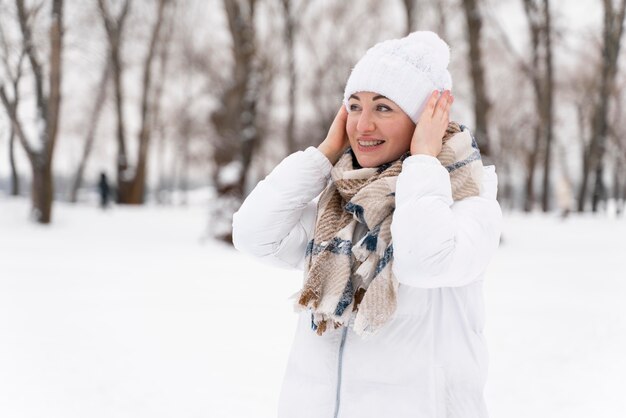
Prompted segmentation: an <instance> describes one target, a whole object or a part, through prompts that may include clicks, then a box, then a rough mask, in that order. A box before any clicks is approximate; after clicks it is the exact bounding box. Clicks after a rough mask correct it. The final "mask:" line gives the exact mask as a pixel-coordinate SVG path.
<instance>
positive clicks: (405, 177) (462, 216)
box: [391, 154, 502, 288]
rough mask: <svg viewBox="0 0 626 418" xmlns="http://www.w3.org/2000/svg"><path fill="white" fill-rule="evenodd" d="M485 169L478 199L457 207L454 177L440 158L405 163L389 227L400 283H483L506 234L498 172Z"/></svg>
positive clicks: (414, 158)
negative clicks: (503, 231)
mask: <svg viewBox="0 0 626 418" xmlns="http://www.w3.org/2000/svg"><path fill="white" fill-rule="evenodd" d="M483 170H484V171H483V173H484V176H483V183H482V186H481V193H480V195H479V196H471V197H467V198H465V199H461V200H458V201H456V202H453V200H452V188H451V185H450V175H449V174H448V171H447V170H446V168H445V167H443V166H442V165H441V163H440V162H439V160H438V159H437V158H435V157H433V156H430V155H425V154H418V155H413V156H410V157H408V158H407V159H405V160H404V163H403V167H402V172H401V173H400V175H399V176H398V181H397V184H396V209H395V211H394V214H393V219H392V223H391V235H392V238H393V248H394V251H393V253H394V261H393V266H392V269H393V272H394V274H395V276H396V278H397V279H398V281H399V282H400V283H403V284H406V285H410V286H416V287H422V288H434V287H453V286H464V285H466V284H469V283H471V282H473V281H476V280H478V279H479V278H481V276H482V273H483V272H484V271H485V269H486V267H487V265H488V263H489V261H490V260H491V258H492V256H493V254H494V253H495V251H496V249H497V248H498V245H499V242H500V234H501V230H502V211H501V209H500V205H499V204H498V201H497V200H496V193H497V176H496V174H495V167H494V166H487V167H484V168H483Z"/></svg>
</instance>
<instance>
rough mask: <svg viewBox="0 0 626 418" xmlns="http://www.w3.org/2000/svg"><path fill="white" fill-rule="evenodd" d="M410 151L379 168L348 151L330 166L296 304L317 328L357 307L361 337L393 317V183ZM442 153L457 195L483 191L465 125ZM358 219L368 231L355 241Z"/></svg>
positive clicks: (455, 129)
mask: <svg viewBox="0 0 626 418" xmlns="http://www.w3.org/2000/svg"><path fill="white" fill-rule="evenodd" d="M408 156H409V153H406V154H404V155H402V157H400V158H399V159H398V160H396V161H392V162H390V163H387V164H383V165H382V166H380V167H376V168H360V167H357V168H355V167H354V164H353V161H354V160H353V154H352V152H351V150H348V151H347V152H346V153H344V154H343V155H342V157H341V158H340V159H339V161H338V162H337V163H336V164H335V166H334V167H333V168H332V170H331V179H332V182H331V183H330V184H329V185H328V187H327V188H326V189H325V190H324V192H323V193H322V195H321V196H320V199H319V203H318V207H317V220H316V223H315V232H314V237H313V239H312V240H311V241H309V243H308V246H307V250H306V256H305V257H306V261H305V273H304V274H305V281H304V286H303V288H302V290H301V291H299V292H298V293H297V294H296V295H295V296H296V299H297V303H296V308H297V310H302V309H305V308H308V309H310V311H311V326H312V328H313V330H315V331H316V332H317V334H319V335H322V334H323V333H324V331H326V330H327V328H328V325H329V324H330V323H332V324H333V326H334V328H338V327H340V326H342V325H345V324H347V323H348V322H349V320H350V316H351V315H352V312H353V311H356V316H355V319H354V325H353V328H354V331H355V332H356V333H357V334H359V335H361V336H366V335H371V334H373V333H375V332H376V331H377V330H379V329H380V327H381V326H382V325H384V324H385V323H387V322H388V321H389V320H390V319H392V318H393V315H394V313H395V311H396V305H397V293H398V281H397V279H396V278H395V277H394V274H393V272H392V269H391V266H392V263H393V243H392V237H391V232H390V225H391V220H392V215H393V211H394V209H395V190H396V181H397V178H398V175H399V174H400V172H401V171H402V162H403V161H404V159H405V158H407V157H408ZM437 158H438V159H439V161H440V162H441V164H442V165H443V166H444V167H446V169H447V170H448V172H449V173H450V179H451V184H452V197H453V199H454V200H459V199H463V198H464V197H467V196H475V195H478V194H479V192H480V184H481V179H482V177H481V176H482V161H481V157H480V152H479V150H478V146H477V145H476V142H475V141H474V139H473V137H472V136H471V134H470V133H469V131H468V130H467V129H466V128H463V127H462V126H460V125H458V124H456V123H454V122H451V123H450V124H449V126H448V129H447V131H446V134H445V135H444V137H443V146H442V150H441V153H440V154H439V155H438V156H437ZM359 225H361V226H360V227H361V228H365V229H366V233H365V235H364V236H363V237H362V238H361V239H360V240H359V241H358V242H356V243H353V242H352V239H353V238H354V233H355V229H356V228H357V227H359ZM416 239H419V237H416Z"/></svg>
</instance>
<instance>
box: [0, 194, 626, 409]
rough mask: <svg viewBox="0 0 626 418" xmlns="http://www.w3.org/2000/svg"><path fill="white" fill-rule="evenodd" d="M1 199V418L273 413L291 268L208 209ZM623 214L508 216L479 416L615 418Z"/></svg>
mask: <svg viewBox="0 0 626 418" xmlns="http://www.w3.org/2000/svg"><path fill="white" fill-rule="evenodd" d="M192 201H194V202H196V203H194V204H192V205H190V206H189V207H186V208H182V207H158V206H148V207H144V208H136V207H130V208H126V207H123V208H122V207H114V208H113V209H111V210H109V211H101V210H99V209H97V208H96V207H95V205H90V204H81V205H79V206H70V205H67V204H63V203H58V202H57V203H56V204H55V207H54V213H53V217H54V223H53V224H52V225H50V226H39V225H36V224H33V223H30V222H29V221H28V220H27V219H28V208H29V205H28V202H27V201H26V200H24V199H21V198H20V199H7V198H4V197H0V208H2V210H1V211H0V231H1V233H0V416H3V417H12V418H26V417H29V418H30V417H33V418H34V417H41V416H45V417H50V418H55V417H59V418H73V417H77V418H78V417H81V418H82V417H85V416H88V417H93V418H97V417H129V418H130V417H133V418H137V417H150V418H159V417H172V416H181V417H211V418H220V417H246V418H247V417H251V416H254V417H267V418H269V417H275V415H276V411H275V409H276V402H277V400H278V394H279V388H280V383H281V380H282V375H283V372H284V369H285V366H286V361H287V355H288V351H289V347H290V344H291V339H292V336H293V331H294V329H295V325H296V314H295V313H293V309H292V307H291V304H290V302H289V301H288V298H289V296H291V295H292V294H293V293H294V292H295V291H297V290H298V285H299V284H300V280H301V275H300V273H299V272H297V271H288V270H280V269H275V268H272V267H270V266H266V265H265V264H262V263H260V262H258V261H256V260H254V259H251V258H249V257H247V256H245V255H242V254H239V253H238V252H236V251H235V250H234V249H232V248H231V247H229V246H227V245H225V244H222V243H219V242H215V241H212V240H210V239H207V238H206V237H205V231H206V230H207V225H206V216H207V212H208V211H207V209H206V205H203V204H199V203H198V202H201V201H202V199H192ZM625 234H626V221H625V220H624V218H613V219H610V218H604V217H593V216H589V215H586V216H577V215H576V216H572V217H570V218H568V219H566V220H565V221H562V220H561V219H559V218H557V217H556V216H554V215H532V216H522V215H519V214H507V215H506V219H505V229H504V234H503V243H502V245H501V247H500V249H499V251H498V253H497V255H496V257H495V259H494V260H493V262H492V264H491V265H490V267H489V270H488V274H487V281H486V284H485V292H486V302H487V328H486V329H485V333H486V335H487V340H488V343H489V352H490V368H489V379H488V384H487V388H486V397H487V401H488V405H489V409H490V413H491V416H492V417H507V418H516V417H520V418H522V417H523V418H527V417H529V416H540V417H544V416H545V417H551V418H555V417H564V418H565V417H567V418H575V417H585V418H587V417H589V416H601V417H603V418H610V417H616V418H617V417H623V416H626V400H624V397H623V396H622V395H623V390H624V388H625V387H626V386H625V383H626V378H625V377H624V376H626V360H624V356H623V353H624V352H626V336H625V333H624V329H626V307H625V306H626V305H625V304H624V303H623V299H624V295H626V293H625V290H626V284H625V281H624V277H625V274H624V272H625V271H626V260H625V257H624V249H625V246H624V244H623V241H622V237H623V236H624V235H625Z"/></svg>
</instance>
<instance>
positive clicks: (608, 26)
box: [578, 0, 626, 212]
mask: <svg viewBox="0 0 626 418" xmlns="http://www.w3.org/2000/svg"><path fill="white" fill-rule="evenodd" d="M603 4H604V29H603V46H602V57H603V59H602V70H601V73H600V88H599V91H598V99H597V102H596V108H595V110H594V114H593V119H592V137H591V141H590V143H589V149H588V151H587V152H586V154H585V158H584V160H583V173H582V181H581V184H580V190H579V193H578V211H579V212H582V211H584V209H585V203H586V200H587V188H588V186H589V176H590V174H591V173H592V172H593V173H594V174H595V187H594V193H593V197H592V202H591V204H592V206H591V207H592V211H593V212H596V211H597V209H598V203H599V202H600V200H601V199H603V198H604V197H605V186H604V181H603V178H602V177H603V173H604V161H603V157H604V154H605V148H606V137H607V134H608V131H609V124H608V112H609V102H610V92H611V91H612V90H613V87H614V84H615V76H616V74H617V67H618V57H619V50H620V44H621V38H622V33H623V31H624V17H625V13H626V0H622V1H621V3H619V5H616V7H615V8H614V7H613V2H612V0H603Z"/></svg>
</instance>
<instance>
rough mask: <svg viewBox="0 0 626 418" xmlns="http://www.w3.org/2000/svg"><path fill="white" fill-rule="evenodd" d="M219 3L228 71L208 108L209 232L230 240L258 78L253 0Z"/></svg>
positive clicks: (253, 138) (253, 131)
mask: <svg viewBox="0 0 626 418" xmlns="http://www.w3.org/2000/svg"><path fill="white" fill-rule="evenodd" d="M223 4H224V9H225V11H226V17H227V21H228V29H229V32H230V35H231V37H232V49H231V52H232V58H233V70H232V74H233V75H232V79H231V80H230V81H229V82H228V84H227V86H225V88H224V90H223V92H222V94H221V97H220V101H221V106H220V107H218V109H217V110H215V111H214V112H213V113H212V114H211V120H212V122H213V125H214V127H215V130H216V131H217V134H218V135H219V138H218V139H217V140H216V142H215V146H214V151H213V163H214V166H213V182H214V185H215V188H216V192H217V199H216V202H215V205H214V207H213V210H212V212H213V214H212V220H211V221H212V231H211V233H212V234H213V236H214V237H216V238H218V239H221V240H224V241H227V242H232V227H231V224H232V214H233V213H234V212H235V210H237V208H238V207H239V206H240V204H241V201H242V199H243V194H244V187H245V182H246V176H247V174H248V169H249V167H250V163H251V160H252V155H253V153H254V151H255V150H256V148H257V146H258V145H259V142H260V136H259V131H258V126H257V118H256V115H257V97H258V90H259V87H260V80H259V72H258V68H257V67H255V65H256V64H257V63H256V62H255V53H256V29H255V26H254V15H255V5H256V0H224V2H223Z"/></svg>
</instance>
